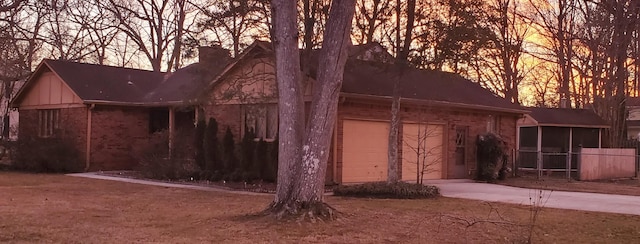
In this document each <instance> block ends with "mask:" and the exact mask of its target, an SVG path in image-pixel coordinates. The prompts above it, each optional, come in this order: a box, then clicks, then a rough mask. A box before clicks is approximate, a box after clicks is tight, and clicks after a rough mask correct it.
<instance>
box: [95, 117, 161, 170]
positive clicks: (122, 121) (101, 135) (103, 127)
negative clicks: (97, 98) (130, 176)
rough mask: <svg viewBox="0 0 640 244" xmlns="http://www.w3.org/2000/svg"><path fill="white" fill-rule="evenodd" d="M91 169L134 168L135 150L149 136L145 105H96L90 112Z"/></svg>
mask: <svg viewBox="0 0 640 244" xmlns="http://www.w3.org/2000/svg"><path fill="white" fill-rule="evenodd" d="M91 113H92V114H91V127H92V130H91V168H90V169H89V170H90V171H94V170H113V169H131V168H133V167H135V165H136V164H137V162H136V159H135V157H134V156H133V152H135V151H137V150H138V148H136V147H137V146H138V145H141V143H142V142H143V141H144V140H146V139H147V138H148V137H149V111H148V110H147V109H144V108H126V107H106V106H97V107H95V108H94V109H93V110H92V111H91Z"/></svg>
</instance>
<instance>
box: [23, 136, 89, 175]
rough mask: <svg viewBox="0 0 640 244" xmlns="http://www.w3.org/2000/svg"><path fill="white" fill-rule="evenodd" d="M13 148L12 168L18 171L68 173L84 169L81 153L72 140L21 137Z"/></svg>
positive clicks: (64, 138)
mask: <svg viewBox="0 0 640 244" xmlns="http://www.w3.org/2000/svg"><path fill="white" fill-rule="evenodd" d="M11 148H12V149H11V151H12V152H11V153H10V154H11V157H12V158H11V161H12V163H11V167H12V168H13V169H16V170H25V171H32V172H48V173H66V172H81V171H83V169H84V162H83V161H82V160H81V156H80V152H79V151H78V150H77V148H76V147H75V144H74V142H73V140H71V139H70V138H66V137H51V138H35V137H20V139H19V140H18V141H16V142H15V143H13V145H12V146H11Z"/></svg>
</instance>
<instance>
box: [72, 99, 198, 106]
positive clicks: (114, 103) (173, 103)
mask: <svg viewBox="0 0 640 244" xmlns="http://www.w3.org/2000/svg"><path fill="white" fill-rule="evenodd" d="M83 102H84V103H85V104H96V105H112V106H130V107H164V106H166V107H171V106H181V105H195V104H197V103H196V102H188V101H170V102H119V101H107V100H84V101H83Z"/></svg>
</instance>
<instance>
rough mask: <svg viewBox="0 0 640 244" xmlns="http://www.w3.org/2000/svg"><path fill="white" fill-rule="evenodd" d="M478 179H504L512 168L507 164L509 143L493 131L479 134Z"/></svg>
mask: <svg viewBox="0 0 640 244" xmlns="http://www.w3.org/2000/svg"><path fill="white" fill-rule="evenodd" d="M476 144H477V146H478V152H477V158H478V175H477V180H482V181H488V182H495V181H497V180H504V179H505V178H506V176H507V173H508V171H509V170H510V169H509V167H508V166H507V148H506V147H507V146H506V145H507V143H506V142H505V141H504V140H503V139H502V138H500V137H499V136H497V135H495V134H493V133H487V134H484V135H479V136H478V141H477V142H476Z"/></svg>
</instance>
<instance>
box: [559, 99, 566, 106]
mask: <svg viewBox="0 0 640 244" xmlns="http://www.w3.org/2000/svg"><path fill="white" fill-rule="evenodd" d="M560 108H567V98H566V97H561V98H560Z"/></svg>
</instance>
